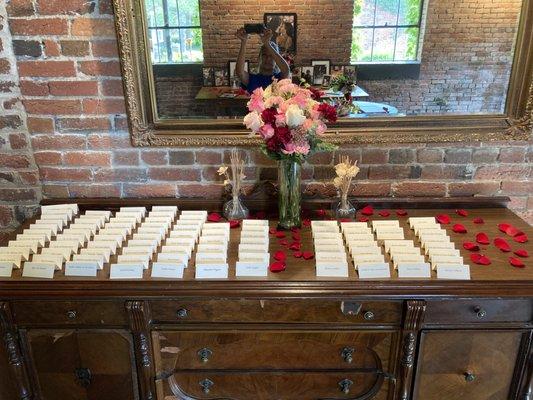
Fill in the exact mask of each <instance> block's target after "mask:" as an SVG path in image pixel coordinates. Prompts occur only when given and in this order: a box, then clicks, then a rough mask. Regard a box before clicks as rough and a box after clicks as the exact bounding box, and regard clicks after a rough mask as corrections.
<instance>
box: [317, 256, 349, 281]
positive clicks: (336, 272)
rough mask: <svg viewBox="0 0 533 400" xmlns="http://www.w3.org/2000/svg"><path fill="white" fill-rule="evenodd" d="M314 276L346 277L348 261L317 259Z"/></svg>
mask: <svg viewBox="0 0 533 400" xmlns="http://www.w3.org/2000/svg"><path fill="white" fill-rule="evenodd" d="M316 276H320V277H339V278H348V263H346V262H342V261H333V260H317V261H316Z"/></svg>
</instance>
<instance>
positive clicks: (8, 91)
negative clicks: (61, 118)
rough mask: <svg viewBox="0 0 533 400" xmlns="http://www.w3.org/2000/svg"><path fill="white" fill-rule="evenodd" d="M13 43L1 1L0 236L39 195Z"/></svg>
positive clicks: (28, 210) (22, 216)
mask: <svg viewBox="0 0 533 400" xmlns="http://www.w3.org/2000/svg"><path fill="white" fill-rule="evenodd" d="M13 45H16V43H13V42H12V39H11V33H10V31H9V27H8V24H7V13H6V8H5V4H4V2H0V240H1V239H2V236H3V235H4V234H5V232H7V231H10V230H12V229H14V228H15V227H16V226H18V224H19V223H20V222H22V221H23V220H24V219H25V218H27V217H28V216H30V215H32V214H33V213H34V212H35V210H36V205H37V204H38V203H39V201H40V196H41V188H40V182H39V173H38V170H37V167H36V165H35V161H34V158H33V154H32V151H31V145H30V138H29V135H28V129H27V127H26V116H25V112H24V108H23V106H22V104H21V102H20V88H19V84H18V82H19V79H18V75H17V66H16V61H15V58H14V56H13Z"/></svg>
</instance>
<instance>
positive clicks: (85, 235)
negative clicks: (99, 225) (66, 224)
mask: <svg viewBox="0 0 533 400" xmlns="http://www.w3.org/2000/svg"><path fill="white" fill-rule="evenodd" d="M74 238H76V239H80V240H81V241H82V243H86V242H88V241H89V239H91V233H90V232H86V231H81V230H75V229H74V230H71V229H65V231H64V232H63V234H62V235H59V236H58V237H57V239H56V240H72V239H74Z"/></svg>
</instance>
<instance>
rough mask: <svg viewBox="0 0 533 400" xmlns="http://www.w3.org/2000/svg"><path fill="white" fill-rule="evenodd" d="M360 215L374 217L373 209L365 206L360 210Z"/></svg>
mask: <svg viewBox="0 0 533 400" xmlns="http://www.w3.org/2000/svg"><path fill="white" fill-rule="evenodd" d="M361 214H363V215H374V207H372V206H366V207H363V208H362V209H361Z"/></svg>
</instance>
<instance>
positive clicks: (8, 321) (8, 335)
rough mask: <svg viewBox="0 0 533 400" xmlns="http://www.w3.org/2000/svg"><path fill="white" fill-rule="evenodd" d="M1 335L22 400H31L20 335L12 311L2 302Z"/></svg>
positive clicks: (0, 314) (0, 315) (0, 310)
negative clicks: (19, 339)
mask: <svg viewBox="0 0 533 400" xmlns="http://www.w3.org/2000/svg"><path fill="white" fill-rule="evenodd" d="M0 333H1V334H2V339H3V342H4V346H5V348H6V352H7V356H8V361H9V365H10V366H11V372H12V373H13V376H14V378H15V382H16V385H17V389H18V393H19V396H20V399H21V400H30V399H31V398H32V394H31V390H30V384H29V380H28V375H27V372H26V366H25V364H24V359H23V358H22V352H21V350H20V344H19V341H18V334H17V330H16V328H15V324H14V323H13V317H12V315H11V309H10V307H9V303H7V302H0Z"/></svg>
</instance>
